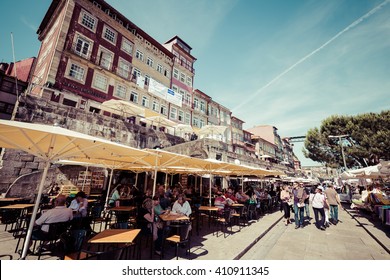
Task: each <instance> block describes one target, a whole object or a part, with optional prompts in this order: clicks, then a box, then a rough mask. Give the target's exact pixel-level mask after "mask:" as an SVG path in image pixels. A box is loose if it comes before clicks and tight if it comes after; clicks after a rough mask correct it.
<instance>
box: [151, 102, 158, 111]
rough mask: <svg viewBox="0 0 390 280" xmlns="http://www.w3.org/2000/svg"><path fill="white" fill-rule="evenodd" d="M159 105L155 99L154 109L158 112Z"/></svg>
mask: <svg viewBox="0 0 390 280" xmlns="http://www.w3.org/2000/svg"><path fill="white" fill-rule="evenodd" d="M158 105H159V104H158V102H157V101H156V100H154V101H153V104H152V110H153V111H156V112H158Z"/></svg>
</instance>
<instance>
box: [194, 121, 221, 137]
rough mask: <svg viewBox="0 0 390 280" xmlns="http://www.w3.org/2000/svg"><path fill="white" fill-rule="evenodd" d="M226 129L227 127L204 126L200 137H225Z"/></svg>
mask: <svg viewBox="0 0 390 280" xmlns="http://www.w3.org/2000/svg"><path fill="white" fill-rule="evenodd" d="M226 129H227V127H226V126H222V125H213V124H208V125H205V126H203V127H202V128H201V129H200V130H199V131H198V135H211V137H213V136H214V135H220V134H221V135H223V134H224V133H225V130H226Z"/></svg>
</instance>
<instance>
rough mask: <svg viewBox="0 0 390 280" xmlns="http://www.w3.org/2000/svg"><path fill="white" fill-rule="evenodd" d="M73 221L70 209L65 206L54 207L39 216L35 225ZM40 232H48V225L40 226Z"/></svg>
mask: <svg viewBox="0 0 390 280" xmlns="http://www.w3.org/2000/svg"><path fill="white" fill-rule="evenodd" d="M72 219H73V212H72V209H70V208H66V206H56V207H55V208H53V209H50V210H47V211H46V212H45V213H43V214H42V215H41V217H40V218H39V219H38V220H36V221H35V223H36V224H37V225H39V226H40V225H42V224H53V223H59V222H67V221H70V220H72ZM41 230H42V231H46V232H48V231H49V225H42V227H41Z"/></svg>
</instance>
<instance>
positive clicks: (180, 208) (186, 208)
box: [172, 201, 192, 216]
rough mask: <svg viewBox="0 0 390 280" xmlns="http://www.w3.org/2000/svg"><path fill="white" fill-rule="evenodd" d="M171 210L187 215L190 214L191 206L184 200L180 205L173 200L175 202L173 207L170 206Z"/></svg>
mask: <svg viewBox="0 0 390 280" xmlns="http://www.w3.org/2000/svg"><path fill="white" fill-rule="evenodd" d="M172 212H174V213H178V214H184V215H186V216H189V215H191V213H192V210H191V206H190V204H189V203H188V201H185V202H184V203H183V206H182V205H180V203H179V202H177V201H175V203H174V204H173V207H172Z"/></svg>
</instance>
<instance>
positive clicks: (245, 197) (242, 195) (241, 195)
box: [236, 190, 249, 203]
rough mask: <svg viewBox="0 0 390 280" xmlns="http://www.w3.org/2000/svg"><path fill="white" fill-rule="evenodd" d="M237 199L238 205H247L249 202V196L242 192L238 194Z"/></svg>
mask: <svg viewBox="0 0 390 280" xmlns="http://www.w3.org/2000/svg"><path fill="white" fill-rule="evenodd" d="M236 199H237V201H238V203H245V202H247V201H248V200H249V196H248V195H247V194H245V193H244V192H243V191H242V190H239V191H238V192H237V193H236Z"/></svg>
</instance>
